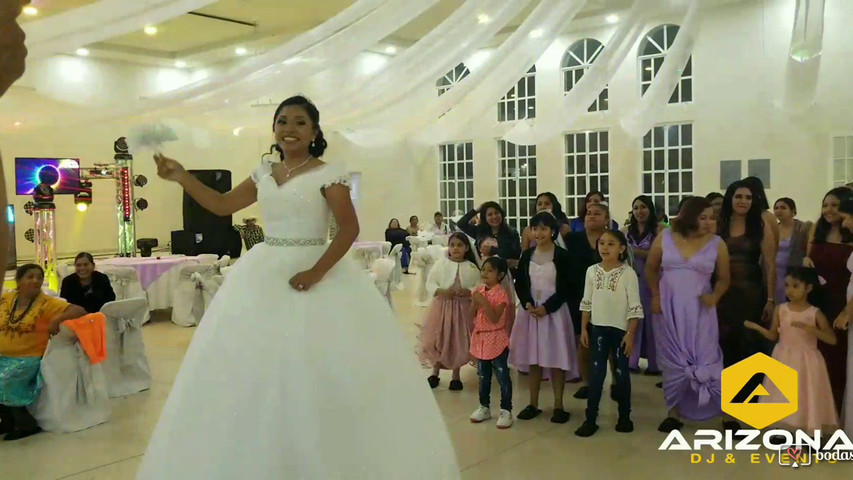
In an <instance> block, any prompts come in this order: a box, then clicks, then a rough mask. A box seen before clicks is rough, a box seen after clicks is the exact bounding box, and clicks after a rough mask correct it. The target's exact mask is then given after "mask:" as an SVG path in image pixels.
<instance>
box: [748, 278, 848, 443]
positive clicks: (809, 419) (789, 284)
mask: <svg viewBox="0 0 853 480" xmlns="http://www.w3.org/2000/svg"><path fill="white" fill-rule="evenodd" d="M817 285H818V278H817V272H816V271H815V270H814V269H813V268H808V267H791V268H789V269H788V272H787V274H786V275H785V296H786V297H787V298H788V300H789V301H788V303H783V304H782V305H779V306H778V307H776V311H775V313H774V315H773V324H772V325H771V326H770V329H769V330H768V329H766V328H764V327H762V326H761V325H758V324H757V323H754V322H749V321H747V322H744V326H745V327H746V328H749V329H752V330H755V331H757V332H759V333H760V334H762V335H764V337H766V338H767V339H768V340H771V341H778V342H779V343H777V344H776V347H775V348H774V349H773V358H774V359H776V360H778V361H780V362H782V363H784V364H785V365H787V366H789V367H791V368H793V369H794V370H796V371H797V376H798V380H799V409H798V410H797V412H796V413H793V414H791V415H790V416H788V417H787V418H785V419H784V420H783V421H782V423H784V424H786V425H789V426H791V427H793V428H800V429H804V430H808V431H811V430H818V429H822V428H826V427H837V426H838V415H837V414H836V410H835V401H834V400H833V397H832V387H831V386H830V384H829V374H828V373H827V371H826V363H825V362H824V359H823V356H822V355H821V353H820V351H819V350H818V349H817V341H818V340H820V341H822V342H824V343H827V344H829V345H835V343H836V342H837V339H836V337H835V332H834V331H833V330H832V327H831V326H830V325H829V321H827V319H826V317H825V316H824V315H823V313H821V311H820V310H818V309H817V307H815V306H813V305H811V304H810V303H809V301H808V298H807V297H808V295H809V293H810V292H811V291H812V290H813V289H814V288H816V287H817ZM764 382H765V385H764V387H765V389H766V390H767V391H768V392H769V393H770V395H769V396H768V397H767V398H766V399H762V401H765V400H766V401H767V402H768V403H780V402H784V401H785V399H784V398H781V393H780V392H779V391H778V389H776V388H769V387H770V385H769V383H770V382H771V380H770V379H769V378H765V380H764Z"/></svg>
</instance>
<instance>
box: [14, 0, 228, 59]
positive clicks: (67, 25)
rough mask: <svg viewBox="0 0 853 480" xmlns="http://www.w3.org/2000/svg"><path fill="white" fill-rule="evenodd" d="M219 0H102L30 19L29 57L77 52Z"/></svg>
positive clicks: (27, 26) (26, 29)
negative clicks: (31, 20) (82, 48)
mask: <svg viewBox="0 0 853 480" xmlns="http://www.w3.org/2000/svg"><path fill="white" fill-rule="evenodd" d="M215 2H216V0H99V1H97V2H94V3H90V4H88V5H84V6H82V7H78V8H75V9H72V10H68V11H66V12H63V13H60V14H57V15H54V16H51V17H47V18H45V19H42V20H37V21H34V22H29V23H27V24H25V25H24V27H23V28H24V32H25V33H26V34H27V50H28V51H29V53H28V58H27V59H28V60H30V61H32V60H33V59H37V58H41V57H46V56H49V55H53V54H57V53H63V52H73V51H74V50H75V49H77V48H79V47H83V46H86V45H89V44H92V43H95V42H100V41H103V40H108V39H110V38H114V37H117V36H120V35H124V34H126V33H130V32H134V31H138V30H142V29H143V28H144V27H145V26H146V25H152V24H157V23H162V22H165V21H166V20H170V19H172V18H176V17H179V16H181V15H184V14H186V13H187V12H191V11H193V10H195V9H197V8H201V7H205V6H207V5H210V4H212V3H215Z"/></svg>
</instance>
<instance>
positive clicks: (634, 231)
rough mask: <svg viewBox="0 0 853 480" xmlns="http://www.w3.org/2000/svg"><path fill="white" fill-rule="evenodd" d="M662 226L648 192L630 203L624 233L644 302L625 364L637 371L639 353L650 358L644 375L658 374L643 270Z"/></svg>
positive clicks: (649, 304) (649, 298) (647, 289)
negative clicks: (629, 211) (632, 346)
mask: <svg viewBox="0 0 853 480" xmlns="http://www.w3.org/2000/svg"><path fill="white" fill-rule="evenodd" d="M663 228H664V227H663V225H661V224H659V223H658V221H657V213H656V212H655V205H654V203H653V202H652V199H651V198H650V197H649V196H647V195H640V196H639V197H637V198H635V199H634V201H633V202H632V203H631V218H630V222H629V223H628V228H627V231H626V235H625V236H626V237H627V238H628V246H630V247H631V251H632V252H633V254H634V270H635V271H636V272H637V277H638V279H639V281H640V301H641V302H642V304H643V313H644V314H645V317H644V318H641V319H640V323H639V324H638V325H637V337H636V338H635V339H634V351H633V353H631V358H630V359H628V368H630V369H631V371H632V372H639V371H640V366H639V363H640V357H642V358H645V359H646V360H648V362H649V366H648V368H646V375H660V369H659V368H658V362H657V354H656V352H655V340H654V332H653V331H652V327H653V326H654V325H653V322H652V308H651V301H652V292H651V290H649V284H648V283H646V276H645V271H646V257H648V255H649V249H651V248H652V243H653V242H654V240H655V238H656V237H657V236H658V234H659V233H660V231H661V230H663Z"/></svg>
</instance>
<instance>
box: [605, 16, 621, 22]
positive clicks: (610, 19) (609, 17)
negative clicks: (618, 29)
mask: <svg viewBox="0 0 853 480" xmlns="http://www.w3.org/2000/svg"><path fill="white" fill-rule="evenodd" d="M605 20H607V23H616V22H618V21H619V15H616V14H612V15H608V16H607V18H606V19H605Z"/></svg>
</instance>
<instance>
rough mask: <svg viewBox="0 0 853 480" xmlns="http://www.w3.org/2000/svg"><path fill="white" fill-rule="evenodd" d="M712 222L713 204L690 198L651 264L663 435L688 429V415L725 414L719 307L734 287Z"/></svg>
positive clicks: (654, 248)
mask: <svg viewBox="0 0 853 480" xmlns="http://www.w3.org/2000/svg"><path fill="white" fill-rule="evenodd" d="M712 218H713V210H712V209H711V204H710V203H709V202H708V201H707V200H705V199H704V198H701V197H693V198H690V199H688V200H687V201H686V202H684V205H683V206H682V208H681V211H680V212H679V215H678V218H676V219H675V220H673V222H672V229H671V230H664V231H663V232H661V234H660V235H658V237H657V238H656V239H655V241H654V243H653V244H652V248H651V250H650V251H649V255H648V259H647V261H646V281H647V282H648V285H649V289H650V290H651V292H652V301H651V305H652V311H653V313H655V314H656V315H655V317H654V322H655V340H656V346H657V360H658V364H659V365H660V367H661V370H662V371H663V391H664V399H665V400H666V406H667V408H668V409H669V412H668V415H667V418H666V419H665V420H664V421H663V422H661V424H660V426H659V427H658V430H660V431H661V432H667V433H668V432H671V431H672V430H678V429H680V428H682V427H683V426H684V424H683V423H682V421H681V419H682V418H684V419H687V420H693V421H705V420H709V419H711V418H715V417H719V416H720V415H721V414H722V411H721V409H720V394H721V392H720V376H721V374H722V371H723V352H722V349H720V343H719V332H718V325H717V309H716V306H717V302H718V301H719V299H720V297H722V295H723V293H725V291H726V289H728V287H729V252H728V250H727V249H726V244H725V242H723V241H721V240H720V237H718V236H716V235H714V234H713V233H709V230H708V229H709V228H710V227H709V222H711V221H712ZM661 270H663V275H661V272H660V271H661ZM715 270H716V272H715ZM714 273H716V275H715V278H716V281H715V283H714V286H713V289H712V288H711V275H712V274H714Z"/></svg>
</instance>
